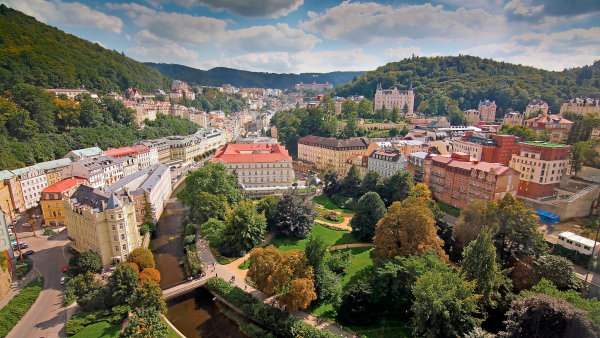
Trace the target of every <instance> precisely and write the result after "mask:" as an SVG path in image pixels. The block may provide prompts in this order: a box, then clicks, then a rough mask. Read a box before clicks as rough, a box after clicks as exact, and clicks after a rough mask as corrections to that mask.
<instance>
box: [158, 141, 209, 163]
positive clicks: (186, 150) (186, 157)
mask: <svg viewBox="0 0 600 338" xmlns="http://www.w3.org/2000/svg"><path fill="white" fill-rule="evenodd" d="M166 140H167V142H169V148H170V150H171V160H180V161H183V163H190V162H192V161H193V160H194V158H195V157H197V156H200V155H202V153H203V152H204V147H203V146H202V142H201V141H200V139H198V138H197V137H196V136H193V135H191V136H169V137H167V138H166Z"/></svg>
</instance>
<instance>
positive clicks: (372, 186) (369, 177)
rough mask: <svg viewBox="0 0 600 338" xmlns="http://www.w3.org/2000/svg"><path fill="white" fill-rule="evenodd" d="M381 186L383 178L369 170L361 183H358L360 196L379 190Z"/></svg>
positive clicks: (376, 172) (374, 171)
mask: <svg viewBox="0 0 600 338" xmlns="http://www.w3.org/2000/svg"><path fill="white" fill-rule="evenodd" d="M382 184H383V177H382V176H381V174H380V173H379V172H378V171H376V170H369V171H367V173H366V174H365V177H363V180H362V182H361V183H360V192H361V194H366V193H368V192H370V191H378V190H379V189H381V185H382Z"/></svg>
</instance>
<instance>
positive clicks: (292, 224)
mask: <svg viewBox="0 0 600 338" xmlns="http://www.w3.org/2000/svg"><path fill="white" fill-rule="evenodd" d="M276 210H277V213H276V217H275V231H276V232H277V233H278V234H281V235H284V236H286V237H305V236H306V235H308V234H309V233H310V232H311V230H312V227H313V221H314V220H315V212H314V209H313V205H312V202H311V200H310V199H308V198H307V196H304V197H301V196H300V195H299V194H298V191H297V190H295V189H291V190H288V191H286V192H285V193H284V194H283V196H281V199H280V200H279V202H278V203H277V209H276Z"/></svg>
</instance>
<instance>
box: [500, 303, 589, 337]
mask: <svg viewBox="0 0 600 338" xmlns="http://www.w3.org/2000/svg"><path fill="white" fill-rule="evenodd" d="M506 317H507V319H506V321H505V322H504V323H505V324H506V330H505V331H503V332H500V333H499V334H498V336H500V337H596V336H597V334H596V332H594V329H593V328H592V323H591V322H590V320H589V319H588V318H587V317H586V315H585V312H584V311H582V310H579V309H576V308H575V307H574V306H573V305H571V304H569V303H568V302H567V301H566V300H564V299H560V298H554V297H552V296H548V295H543V294H539V295H531V296H526V297H520V298H518V299H517V300H515V301H513V303H512V305H511V307H510V310H509V311H508V312H507V314H506Z"/></svg>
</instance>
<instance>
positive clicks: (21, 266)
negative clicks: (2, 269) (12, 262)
mask: <svg viewBox="0 0 600 338" xmlns="http://www.w3.org/2000/svg"><path fill="white" fill-rule="evenodd" d="M32 267H33V261H32V260H31V258H29V257H28V258H25V259H23V262H22V263H17V265H16V271H17V278H19V279H21V278H23V277H25V275H26V274H27V273H28V272H29V270H31V268H32Z"/></svg>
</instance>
